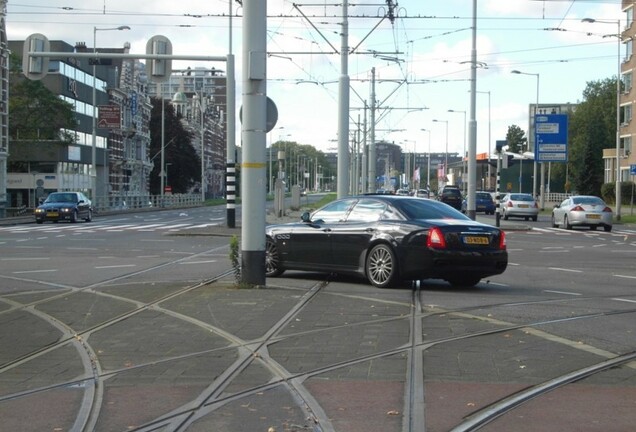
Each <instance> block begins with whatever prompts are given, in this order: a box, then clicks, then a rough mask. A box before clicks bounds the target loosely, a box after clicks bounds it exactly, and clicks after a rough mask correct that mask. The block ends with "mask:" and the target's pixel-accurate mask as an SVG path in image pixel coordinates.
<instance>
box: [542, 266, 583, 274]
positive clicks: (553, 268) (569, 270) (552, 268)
mask: <svg viewBox="0 0 636 432" xmlns="http://www.w3.org/2000/svg"><path fill="white" fill-rule="evenodd" d="M548 268H549V269H550V270H556V271H564V272H570V273H583V271H582V270H573V269H566V268H560V267H548Z"/></svg>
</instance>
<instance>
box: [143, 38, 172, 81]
mask: <svg viewBox="0 0 636 432" xmlns="http://www.w3.org/2000/svg"><path fill="white" fill-rule="evenodd" d="M146 54H149V55H172V43H171V42H170V40H169V39H168V38H167V37H165V36H153V37H151V38H150V40H148V43H147V44H146ZM147 66H148V77H149V78H150V80H151V81H153V82H165V81H168V79H169V78H170V75H171V74H172V59H150V60H149V61H148V63H147Z"/></svg>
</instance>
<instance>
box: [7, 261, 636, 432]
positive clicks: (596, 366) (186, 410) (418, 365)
mask: <svg viewBox="0 0 636 432" xmlns="http://www.w3.org/2000/svg"><path fill="white" fill-rule="evenodd" d="M210 252H212V251H207V252H204V253H210ZM179 261H180V260H178V259H177V260H173V261H172V262H170V263H167V264H162V265H161V266H157V267H156V268H153V269H150V270H145V271H144V273H146V274H151V273H152V272H153V271H156V270H159V269H160V268H163V267H166V266H169V265H172V264H174V263H177V262H179ZM230 274H231V271H225V272H221V273H219V274H218V275H216V276H214V277H211V278H209V279H207V280H205V281H198V282H195V283H189V284H184V285H183V286H181V287H179V288H176V289H174V290H171V291H170V292H169V293H167V294H165V295H160V296H157V297H156V298H154V299H152V300H150V301H140V300H135V299H133V297H132V296H123V295H121V294H119V295H116V294H113V293H112V292H111V293H106V292H100V291H99V290H98V288H99V287H100V286H105V285H107V284H110V283H114V282H121V281H124V280H126V279H128V278H132V277H135V276H138V275H139V273H131V274H129V275H126V276H122V277H117V278H113V279H110V280H107V281H103V282H101V283H100V284H97V285H92V286H89V287H85V288H71V287H65V288H68V289H70V292H69V291H68V290H65V291H64V292H63V293H60V294H57V295H52V296H48V297H46V298H44V299H39V300H35V301H33V302H30V303H27V304H23V303H18V302H16V301H14V300H12V299H11V297H10V296H4V297H1V298H0V301H2V302H4V303H5V304H7V305H8V306H9V308H8V309H5V310H4V311H2V312H0V318H2V317H3V316H5V317H6V316H8V315H10V314H12V313H15V312H18V311H19V312H27V313H29V314H33V315H34V316H36V317H38V318H39V319H42V320H45V321H46V322H48V323H49V325H50V326H52V327H54V328H55V329H57V330H58V331H59V332H61V333H62V337H60V338H59V339H58V340H57V341H55V342H54V343H50V344H47V345H43V346H39V347H35V348H34V349H32V350H31V351H30V352H28V353H24V354H23V355H21V356H19V357H16V358H13V359H11V360H10V361H6V362H5V363H4V364H2V365H0V380H2V377H3V376H4V375H5V374H7V375H8V374H10V373H11V372H12V371H15V370H16V369H18V368H20V367H21V366H24V365H27V364H28V363H29V362H32V361H34V360H38V359H45V358H46V357H47V356H50V355H53V354H54V353H55V352H56V351H57V350H60V349H62V348H64V347H68V346H72V347H73V349H74V350H75V351H76V353H77V355H78V356H79V358H80V359H81V364H82V367H83V373H82V374H80V377H79V378H75V379H72V380H66V381H63V380H62V381H59V382H55V383H52V384H50V385H46V386H41V387H36V388H29V389H25V390H20V391H15V392H11V393H6V392H3V394H2V395H0V404H2V403H5V402H7V401H17V400H20V399H23V398H28V397H29V396H33V395H35V394H39V393H46V392H48V391H51V390H54V389H62V388H82V389H83V395H82V398H81V402H80V406H79V408H78V409H77V415H76V418H75V420H74V422H73V424H72V425H71V426H70V427H69V429H70V430H73V431H93V430H106V429H108V430H112V429H111V428H110V427H105V426H104V423H103V422H104V418H103V417H104V408H105V405H106V403H107V402H106V397H105V389H106V384H107V383H108V381H109V380H111V379H113V378H116V377H118V376H126V375H127V374H130V373H131V372H133V371H144V370H145V369H151V368H153V367H156V366H157V365H161V364H163V365H172V364H174V363H175V362H179V361H187V360H189V359H195V358H198V357H200V356H202V355H206V354H215V355H223V354H224V353H228V352H234V353H237V354H236V355H235V356H234V357H232V361H231V362H229V364H228V365H227V367H226V368H225V369H224V370H222V371H218V372H217V373H216V378H215V379H214V380H212V381H211V382H208V383H205V386H204V389H203V390H202V391H200V392H198V393H196V397H194V398H191V399H190V400H187V401H185V402H184V403H181V404H180V405H179V406H178V407H173V409H172V410H169V411H168V412H165V413H163V414H161V415H158V416H157V417H155V418H152V419H146V420H145V421H144V422H142V423H140V424H135V425H129V426H128V427H126V428H125V429H126V430H133V431H154V430H162V431H186V430H188V429H189V428H190V427H193V425H197V424H198V422H201V421H204V420H205V419H206V418H207V417H208V416H210V415H211V414H214V413H215V412H217V411H221V410H223V409H224V408H227V407H228V406H231V405H236V404H241V403H242V401H245V404H249V402H248V401H250V400H251V399H253V398H254V397H255V396H256V395H261V394H263V393H264V392H267V391H270V390H273V389H277V388H278V389H284V392H285V393H287V394H289V395H290V398H291V400H293V401H295V403H296V407H295V408H296V409H298V410H299V411H300V412H301V413H302V417H303V418H304V422H303V423H302V424H294V423H291V422H290V423H289V425H288V426H289V430H298V431H301V430H313V431H339V430H344V429H342V426H341V425H342V423H338V418H337V415H334V413H333V408H327V407H325V406H323V405H324V402H325V401H326V399H325V398H324V395H320V394H315V393H314V390H315V389H317V388H318V389H319V387H318V386H316V385H315V383H314V384H313V385H306V384H307V383H308V381H311V380H312V378H317V377H323V378H324V377H326V376H333V375H331V374H334V373H336V374H337V373H339V372H342V371H344V370H351V369H355V368H356V367H358V366H365V367H367V368H368V365H369V364H370V363H372V362H375V361H382V360H388V359H396V358H399V359H402V360H401V361H402V362H403V364H404V365H405V367H404V372H405V373H404V375H403V378H402V383H403V387H404V388H403V398H402V404H403V406H401V407H399V408H401V409H393V410H390V411H386V415H387V416H393V417H396V418H397V419H398V420H397V421H393V422H392V423H391V424H392V425H393V426H396V425H397V427H396V429H395V430H396V431H397V430H400V431H402V432H404V431H408V432H411V431H422V430H426V429H427V424H429V422H428V419H427V416H428V414H430V412H429V411H427V410H428V408H427V407H426V402H425V393H426V391H427V383H426V380H425V374H426V367H425V365H424V363H425V362H424V361H423V357H424V356H425V355H426V354H427V352H429V351H431V350H433V349H439V348H440V347H444V346H447V345H448V346H450V345H451V344H454V343H457V342H461V341H466V340H476V341H478V340H481V339H484V338H488V337H491V336H493V335H501V334H504V333H507V332H511V331H515V330H520V329H528V328H538V327H541V326H546V325H559V324H561V323H570V322H572V321H573V320H591V319H596V318H598V317H600V316H610V315H618V314H634V313H635V312H636V309H625V308H623V309H616V310H608V311H605V312H602V313H588V314H580V315H576V316H572V315H571V314H568V315H567V316H564V317H558V318H554V319H550V320H545V321H541V322H526V323H523V324H518V325H499V326H493V327H491V328H484V327H480V328H478V329H469V330H467V331H465V332H463V333H461V334H457V335H450V336H446V337H438V338H432V339H428V340H426V339H427V335H426V334H425V324H424V320H428V319H432V318H440V317H465V316H466V315H467V314H468V313H469V312H471V311H473V310H476V309H483V308H484V306H483V305H482V306H480V307H479V308H470V309H469V308H466V309H458V310H454V311H449V310H444V311H438V310H435V309H434V308H432V307H429V308H426V307H425V306H424V305H423V304H422V296H423V288H422V286H423V285H422V284H421V283H419V282H417V283H414V284H413V286H412V287H411V291H410V292H411V298H410V304H409V303H408V302H404V303H400V302H399V301H397V300H393V299H387V300H385V299H381V298H379V297H378V296H381V295H383V292H382V290H375V291H374V293H376V294H374V295H370V296H366V297H365V296H364V295H360V294H354V293H347V292H337V291H335V290H331V291H330V290H329V289H330V288H331V285H332V282H331V281H329V280H325V281H322V282H318V283H313V284H305V285H308V286H309V288H308V289H306V288H303V287H296V288H294V287H292V288H291V289H290V288H289V287H285V289H289V292H291V293H292V294H294V297H295V300H294V301H293V302H288V303H287V306H286V309H285V310H284V311H283V312H282V313H281V315H280V317H279V318H278V319H277V320H274V321H273V323H272V324H270V325H269V327H267V328H264V329H262V330H263V332H262V335H261V336H260V337H257V338H253V339H246V338H245V337H241V336H239V335H238V334H235V333H233V332H231V331H228V330H225V329H223V328H222V327H220V326H216V325H212V324H210V323H209V322H206V321H204V320H202V319H200V318H198V317H195V316H190V315H188V314H186V313H183V312H180V311H178V310H176V309H175V308H172V307H170V305H172V304H174V303H173V302H174V301H175V300H180V299H184V298H186V297H187V296H189V295H192V294H193V293H195V292H199V291H202V290H206V289H210V288H214V287H215V286H216V285H218V284H220V283H221V281H223V280H224V279H226V278H227V276H228V275H230ZM281 281H284V279H277V280H276V282H277V283H281ZM336 283H337V281H336ZM272 288H273V289H276V288H277V287H272ZM220 289H225V288H223V286H222V285H221V288H220ZM87 294H88V295H96V296H106V297H108V298H110V299H114V300H117V301H120V302H124V303H127V304H129V305H131V309H130V310H128V311H126V312H123V313H120V314H116V315H113V316H110V317H109V318H108V319H105V320H103V321H101V322H99V323H97V324H94V325H91V326H90V327H87V328H83V329H81V330H80V329H75V328H73V326H71V325H69V324H66V323H64V322H62V320H60V319H58V318H56V317H55V316H53V315H51V314H47V313H46V312H44V311H43V310H42V309H41V308H39V306H42V305H44V304H46V303H48V302H51V301H55V300H59V299H61V298H66V299H68V298H69V297H72V296H80V295H87ZM401 298H402V299H405V298H404V296H403V295H402V297H401ZM334 299H335V300H334ZM349 300H351V301H357V302H367V304H368V305H370V307H375V306H376V305H377V306H378V307H377V309H380V307H379V306H381V305H384V306H386V310H385V311H384V312H385V313H384V314H383V313H380V312H378V313H371V314H368V315H365V314H361V316H360V318H359V319H358V320H357V321H355V319H351V320H350V319H347V318H346V317H345V318H343V319H342V321H340V322H338V323H335V322H329V323H327V322H325V324H324V325H323V326H316V325H310V326H305V327H303V326H302V325H300V326H299V328H298V329H296V328H295V326H296V325H297V324H298V323H299V322H301V323H302V321H303V319H305V318H304V317H306V316H307V315H303V314H306V313H308V312H310V311H311V310H312V308H315V309H313V311H314V313H315V311H316V310H321V309H320V308H323V309H324V307H325V305H324V302H325V301H343V302H346V301H349ZM581 300H582V298H578V299H577V301H581ZM554 302H557V301H556V300H546V301H537V302H535V304H537V305H538V304H546V303H554ZM524 304H527V302H526V303H524ZM512 305H516V304H515V303H502V304H491V305H488V306H489V307H501V306H512ZM393 307H394V309H392V308H393ZM147 311H152V312H153V313H158V314H161V315H163V316H166V317H169V318H170V319H172V320H176V321H177V322H181V323H187V325H189V326H193V327H196V328H199V329H201V330H203V331H205V332H207V333H209V334H213V335H214V336H216V337H219V338H222V339H223V340H225V341H226V344H225V345H223V346H214V347H211V348H206V347H203V348H202V349H200V350H198V351H191V352H187V353H182V354H176V355H174V356H168V355H164V356H162V357H161V358H159V359H157V358H153V359H150V360H148V361H146V362H137V363H135V364H131V365H127V366H126V367H122V368H119V369H117V368H115V369H114V368H110V369H108V370H107V369H106V368H105V367H104V364H103V360H102V354H101V353H100V352H98V350H97V349H96V348H95V347H94V346H93V344H92V343H91V339H90V337H91V336H92V335H95V334H98V333H99V332H103V331H104V330H107V329H109V328H112V327H114V326H118V325H121V324H122V323H126V322H128V321H130V320H132V319H133V318H135V317H137V316H138V315H140V314H142V313H143V312H147ZM405 311H410V312H408V313H404V312H405ZM471 319H474V318H471ZM317 322H319V320H317V321H316V322H315V323H317ZM315 323H314V324H315ZM381 328H382V329H386V328H392V329H393V331H395V330H396V329H397V330H398V333H399V329H407V332H408V333H409V334H408V335H406V336H407V337H406V338H405V339H399V338H398V339H396V340H395V341H393V342H392V343H388V344H384V345H382V344H378V345H377V347H376V348H375V349H369V350H362V351H364V352H361V351H357V350H352V351H351V352H350V353H347V355H344V356H341V357H340V356H334V357H333V358H328V359H327V358H325V359H321V360H320V361H312V362H309V363H308V364H311V365H312V366H305V367H304V368H300V367H298V365H292V367H289V366H287V365H286V364H285V362H284V361H283V360H281V359H282V358H283V356H281V355H280V353H281V352H283V351H282V350H281V348H280V347H279V345H281V344H285V343H290V344H291V345H293V344H296V343H301V342H302V341H308V342H306V343H308V344H309V343H310V342H309V341H311V340H316V341H319V342H320V341H324V340H329V338H330V337H333V335H335V334H338V335H339V337H346V335H347V334H357V333H356V332H360V331H361V330H366V329H381ZM334 332H335V333H334ZM328 334H330V335H331V336H328ZM322 337H327V339H321V338H322ZM352 339H355V337H352ZM352 342H353V340H352ZM298 349H302V346H300V347H299V348H298ZM635 358H636V353H634V352H630V353H623V354H621V355H615V356H614V357H613V358H610V359H603V360H602V361H598V362H596V363H593V364H589V365H587V366H586V367H582V368H578V369H576V370H570V371H567V372H566V373H563V374H560V375H558V376H552V377H551V378H550V379H548V380H545V381H543V382H539V383H536V384H534V385H526V386H525V387H524V388H523V389H521V390H517V391H514V392H511V393H510V394H508V395H507V396H505V397H500V398H498V400H497V401H495V402H494V403H492V404H490V405H488V406H486V407H481V408H476V409H475V410H474V412H470V413H468V415H467V416H465V417H464V418H463V419H461V420H460V421H459V422H455V425H454V429H453V430H455V431H472V430H478V429H480V428H481V427H483V426H484V425H486V424H489V423H490V422H491V421H493V420H495V419H497V418H499V417H501V416H503V415H505V414H507V413H509V412H511V411H512V410H514V409H516V408H518V407H519V406H520V405H522V404H524V403H525V402H527V401H529V400H532V399H534V398H538V397H541V396H543V395H546V394H548V393H549V392H550V391H552V390H554V389H556V388H558V387H560V386H563V385H566V384H570V383H572V382H575V381H578V380H581V379H583V378H585V377H589V376H592V375H594V374H598V373H601V372H603V371H606V370H608V369H610V368H614V367H617V366H620V365H625V364H627V363H629V362H631V361H633V360H634V359H635ZM334 359H337V360H334ZM254 364H258V365H259V366H260V367H262V368H265V369H266V370H267V371H268V374H269V376H270V379H268V380H265V381H264V382H260V383H258V382H253V381H250V382H243V384H242V385H241V386H240V388H236V387H234V388H232V389H229V387H231V386H233V385H234V382H235V381H236V380H237V379H239V380H240V379H241V376H242V374H244V373H245V372H246V371H247V370H248V369H249V368H251V367H252V366H253V365H254ZM287 364H291V363H287ZM398 381H399V380H398ZM383 414H384V413H383ZM359 415H361V416H363V415H365V413H364V412H361V413H359ZM292 417H293V416H292ZM297 417H298V416H297ZM432 429H433V430H434V429H435V428H432ZM24 430H28V427H25V429H24ZM122 430H123V429H122ZM197 430H198V429H197ZM271 430H275V429H271Z"/></svg>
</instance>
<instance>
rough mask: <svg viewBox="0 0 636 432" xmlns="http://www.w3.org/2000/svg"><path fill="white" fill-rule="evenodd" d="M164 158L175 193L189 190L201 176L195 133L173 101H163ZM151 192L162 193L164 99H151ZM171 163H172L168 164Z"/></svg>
mask: <svg viewBox="0 0 636 432" xmlns="http://www.w3.org/2000/svg"><path fill="white" fill-rule="evenodd" d="M163 111H164V129H165V137H164V146H165V147H164V159H165V163H166V166H167V167H168V169H167V172H168V181H169V182H170V186H171V187H172V192H173V193H188V192H189V191H190V189H191V188H192V187H193V186H194V184H195V183H197V182H199V181H200V180H201V158H200V157H199V155H198V154H197V152H196V150H195V149H194V147H193V145H192V137H193V134H192V133H191V132H190V131H188V130H186V129H185V128H184V126H183V123H182V122H181V116H179V115H177V114H176V113H175V111H174V109H173V107H172V105H170V104H165V105H164V110H163ZM150 154H151V158H152V160H153V162H154V167H153V169H152V171H151V172H150V193H151V194H155V195H158V194H160V193H161V177H160V176H159V175H160V173H161V99H157V98H153V99H152V113H151V116H150ZM168 164H170V165H168Z"/></svg>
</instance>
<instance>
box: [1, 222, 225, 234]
mask: <svg viewBox="0 0 636 432" xmlns="http://www.w3.org/2000/svg"><path fill="white" fill-rule="evenodd" d="M221 225H222V224H221V223H178V224H175V223H165V222H164V223H151V224H141V223H140V224H130V223H128V224H123V223H121V224H93V223H90V224H81V225H76V224H55V225H13V226H4V227H2V226H0V233H13V234H23V233H31V232H33V233H43V234H44V233H46V234H51V233H61V232H65V233H73V234H85V233H98V232H121V231H140V232H155V231H160V232H165V231H170V232H173V231H181V230H191V229H196V228H210V227H214V226H221Z"/></svg>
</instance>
